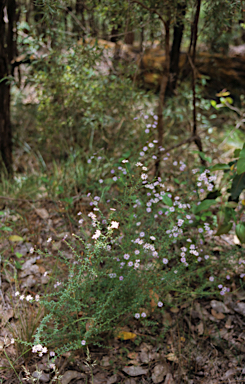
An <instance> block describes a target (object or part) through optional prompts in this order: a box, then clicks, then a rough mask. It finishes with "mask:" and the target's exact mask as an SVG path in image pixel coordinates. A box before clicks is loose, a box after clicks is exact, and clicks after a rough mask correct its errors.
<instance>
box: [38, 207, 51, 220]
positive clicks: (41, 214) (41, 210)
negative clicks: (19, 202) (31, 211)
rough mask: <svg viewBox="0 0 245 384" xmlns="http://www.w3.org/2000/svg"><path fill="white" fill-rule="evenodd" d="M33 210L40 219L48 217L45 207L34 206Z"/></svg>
mask: <svg viewBox="0 0 245 384" xmlns="http://www.w3.org/2000/svg"><path fill="white" fill-rule="evenodd" d="M35 211H36V213H37V214H38V216H39V217H41V219H43V220H45V219H48V218H49V214H48V211H47V210H46V209H45V208H36V209H35Z"/></svg>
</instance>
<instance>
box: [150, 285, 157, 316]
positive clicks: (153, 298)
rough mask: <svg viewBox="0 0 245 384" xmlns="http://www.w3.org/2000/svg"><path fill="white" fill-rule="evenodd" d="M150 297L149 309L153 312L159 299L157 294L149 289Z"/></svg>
mask: <svg viewBox="0 0 245 384" xmlns="http://www.w3.org/2000/svg"><path fill="white" fill-rule="evenodd" d="M150 298H151V302H150V305H151V311H152V312H153V311H154V310H155V309H156V307H157V303H158V301H159V295H158V294H157V293H156V292H154V291H153V290H152V289H151V290H150Z"/></svg>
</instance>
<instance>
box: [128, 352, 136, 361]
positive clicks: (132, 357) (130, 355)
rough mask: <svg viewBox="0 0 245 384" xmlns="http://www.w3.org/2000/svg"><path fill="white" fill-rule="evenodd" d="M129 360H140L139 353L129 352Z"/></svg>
mask: <svg viewBox="0 0 245 384" xmlns="http://www.w3.org/2000/svg"><path fill="white" fill-rule="evenodd" d="M128 358H129V359H132V360H137V358H138V353H137V352H129V353H128Z"/></svg>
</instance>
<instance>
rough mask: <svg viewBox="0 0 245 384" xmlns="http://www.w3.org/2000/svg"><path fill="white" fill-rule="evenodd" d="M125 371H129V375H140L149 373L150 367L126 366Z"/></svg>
mask: <svg viewBox="0 0 245 384" xmlns="http://www.w3.org/2000/svg"><path fill="white" fill-rule="evenodd" d="M122 370H123V372H125V373H127V374H128V375H129V376H140V375H146V374H147V373H148V369H144V368H142V367H135V366H130V367H124V368H123V369H122Z"/></svg>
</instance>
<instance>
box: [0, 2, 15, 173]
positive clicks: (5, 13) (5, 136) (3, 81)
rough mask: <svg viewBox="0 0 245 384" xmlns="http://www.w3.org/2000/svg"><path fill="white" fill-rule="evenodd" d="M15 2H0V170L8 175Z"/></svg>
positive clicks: (10, 155)
mask: <svg viewBox="0 0 245 384" xmlns="http://www.w3.org/2000/svg"><path fill="white" fill-rule="evenodd" d="M15 11H16V4H15V0H2V1H1V2H0V156H1V159H0V169H1V170H4V169H5V170H6V171H7V173H8V175H9V176H11V175H12V173H13V162H12V130H11V122H10V84H9V83H8V79H7V76H8V75H9V74H10V64H11V60H12V59H13V55H14V50H15V43H14V38H13V30H14V25H15Z"/></svg>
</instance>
